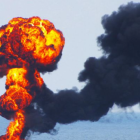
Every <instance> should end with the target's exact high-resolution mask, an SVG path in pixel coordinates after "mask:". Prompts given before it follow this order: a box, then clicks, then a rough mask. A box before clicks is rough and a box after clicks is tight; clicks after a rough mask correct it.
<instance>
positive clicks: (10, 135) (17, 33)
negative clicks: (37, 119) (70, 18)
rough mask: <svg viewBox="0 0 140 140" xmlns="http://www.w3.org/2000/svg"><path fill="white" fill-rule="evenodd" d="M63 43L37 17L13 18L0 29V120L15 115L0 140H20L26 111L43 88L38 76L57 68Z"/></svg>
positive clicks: (59, 33) (55, 33)
mask: <svg viewBox="0 0 140 140" xmlns="http://www.w3.org/2000/svg"><path fill="white" fill-rule="evenodd" d="M64 42H65V40H64V37H63V35H62V33H61V32H60V31H58V30H56V29H55V27H54V25H53V24H52V23H51V22H50V21H48V20H42V19H40V18H39V17H32V18H29V19H25V18H14V19H12V20H11V21H9V23H8V24H7V25H4V26H2V27H1V28H0V76H1V77H2V76H4V75H6V77H7V79H6V92H5V93H4V94H3V95H2V96H1V97H0V110H1V114H2V116H4V115H5V114H6V113H7V112H9V114H10V113H13V112H14V114H13V119H14V121H12V122H11V123H10V125H9V127H8V128H7V133H6V135H4V136H1V137H0V139H2V140H20V139H22V138H21V134H22V132H23V129H24V127H25V108H27V107H28V106H29V105H30V104H31V102H32V101H33V99H34V98H35V96H36V94H37V93H38V92H36V91H41V88H42V86H43V84H44V82H43V79H42V78H41V77H40V73H39V72H43V71H46V69H47V70H48V71H52V70H53V69H55V68H56V66H55V65H56V63H57V61H58V60H59V58H60V56H61V52H62V49H63V46H64Z"/></svg>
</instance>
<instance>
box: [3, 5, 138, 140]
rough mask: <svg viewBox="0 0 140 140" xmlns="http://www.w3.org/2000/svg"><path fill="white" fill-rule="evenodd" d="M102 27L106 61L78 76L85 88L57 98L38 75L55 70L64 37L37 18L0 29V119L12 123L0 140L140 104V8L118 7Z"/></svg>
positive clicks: (20, 138) (91, 63)
mask: <svg viewBox="0 0 140 140" xmlns="http://www.w3.org/2000/svg"><path fill="white" fill-rule="evenodd" d="M93 18H94V17H93ZM102 25H103V27H104V29H105V33H104V34H102V35H101V36H99V37H98V44H99V46H100V47H101V48H102V50H103V52H104V55H103V56H102V57H101V58H99V59H96V58H94V57H90V58H89V59H88V60H87V61H86V62H85V65H84V67H85V68H84V70H83V71H81V72H80V74H79V78H78V79H79V81H80V82H86V86H85V87H84V88H83V89H82V90H81V91H80V92H76V91H75V90H61V91H59V92H58V93H55V94H54V93H53V92H52V91H51V90H50V89H49V88H47V87H46V85H45V84H44V82H43V79H42V78H41V77H40V72H45V71H49V72H50V71H53V70H54V69H56V68H57V65H56V64H57V62H58V61H59V59H60V58H61V55H62V49H63V46H64V42H65V41H64V37H63V35H62V33H61V32H60V31H58V30H56V29H55V28H54V25H53V24H52V23H51V22H49V21H48V20H41V19H40V18H39V17H32V18H29V19H24V18H14V19H12V20H11V21H10V22H9V23H8V24H7V25H4V26H2V27H1V28H0V76H1V77H3V76H4V75H6V76H7V79H6V92H5V93H4V94H3V95H2V96H1V97H0V114H1V116H3V117H5V118H7V119H10V120H11V119H13V121H12V122H11V123H10V125H9V127H8V128H7V132H6V135H4V136H1V137H0V140H24V139H26V137H28V136H30V135H29V134H30V133H29V132H31V131H32V132H39V133H43V132H46V133H50V132H52V131H54V127H55V125H56V123H57V122H58V123H65V124H67V123H71V122H74V121H77V120H90V121H97V120H99V119H100V117H102V116H103V115H105V114H106V113H107V112H108V110H109V109H110V108H111V107H112V106H113V104H114V103H115V104H117V105H119V106H121V107H126V106H132V105H134V104H136V103H139V102H140V4H139V3H136V4H135V3H128V4H127V5H123V6H120V8H119V10H118V11H117V12H113V13H112V14H111V15H110V16H108V15H105V16H104V17H103V18H102ZM93 28H94V27H93ZM68 75H69V73H68ZM62 84H63V83H62Z"/></svg>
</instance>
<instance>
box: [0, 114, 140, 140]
mask: <svg viewBox="0 0 140 140" xmlns="http://www.w3.org/2000/svg"><path fill="white" fill-rule="evenodd" d="M0 123H1V125H0V134H4V133H5V130H6V127H7V126H8V124H9V122H8V121H6V120H5V119H3V118H0ZM56 129H57V130H58V133H57V134H55V135H50V134H33V135H32V136H31V138H30V139H29V140H140V113H127V114H126V113H109V114H108V115H106V116H105V117H103V118H101V119H100V121H98V122H89V121H86V122H76V123H72V124H69V125H60V124H57V126H56Z"/></svg>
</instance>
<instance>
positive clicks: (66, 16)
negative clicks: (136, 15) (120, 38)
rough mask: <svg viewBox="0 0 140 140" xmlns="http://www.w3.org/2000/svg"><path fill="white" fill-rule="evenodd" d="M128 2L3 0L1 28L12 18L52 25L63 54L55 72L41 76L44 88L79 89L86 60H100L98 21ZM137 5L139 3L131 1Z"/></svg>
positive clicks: (1, 92) (136, 0) (104, 0)
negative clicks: (59, 35)
mask: <svg viewBox="0 0 140 140" xmlns="http://www.w3.org/2000/svg"><path fill="white" fill-rule="evenodd" d="M128 2H130V0H112V1H111V0H4V1H2V2H1V8H0V26H2V25H4V24H7V23H8V21H9V20H11V19H12V18H14V17H24V18H29V17H32V16H39V17H40V18H42V19H48V20H50V21H51V22H53V23H54V25H55V27H56V28H57V29H59V30H61V31H62V32H63V34H64V37H65V40H66V42H65V47H64V50H63V55H62V58H61V60H60V62H59V63H58V69H57V70H56V71H54V72H52V73H46V74H45V75H42V76H43V79H44V82H45V83H46V85H47V86H48V87H49V88H50V89H51V90H53V91H54V92H56V91H57V90H59V89H66V88H67V89H71V88H73V87H77V88H78V89H81V88H82V87H83V86H84V83H79V82H78V80H77V77H78V74H79V72H80V71H81V70H82V69H83V66H84V62H85V61H86V59H87V58H88V57H91V56H92V57H93V56H94V57H100V56H101V55H102V52H101V50H100V48H99V47H97V41H96V38H97V37H98V36H99V35H100V34H102V33H103V32H104V30H103V28H102V25H101V18H102V16H103V15H105V14H111V13H112V12H113V11H114V10H115V11H116V10H117V9H118V7H119V6H120V5H122V4H127V3H128ZM133 2H139V0H133ZM0 88H1V90H0V95H2V94H3V93H4V92H5V77H4V78H2V79H1V80H0Z"/></svg>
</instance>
